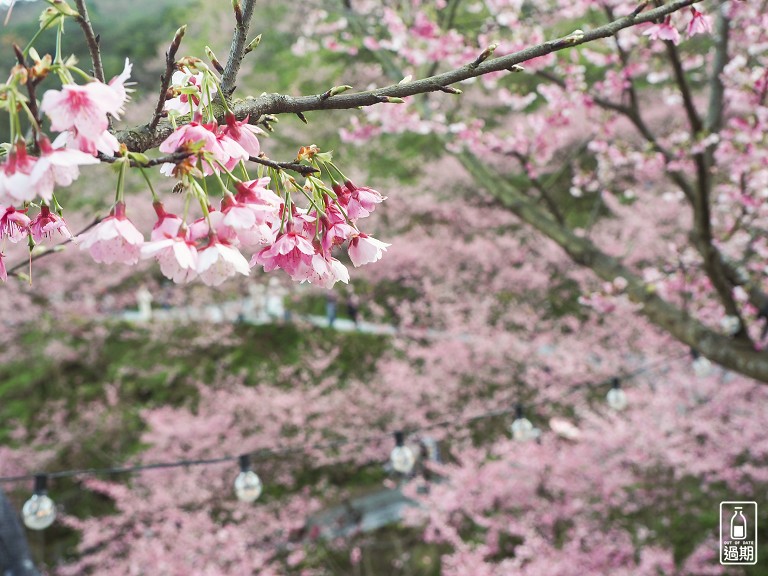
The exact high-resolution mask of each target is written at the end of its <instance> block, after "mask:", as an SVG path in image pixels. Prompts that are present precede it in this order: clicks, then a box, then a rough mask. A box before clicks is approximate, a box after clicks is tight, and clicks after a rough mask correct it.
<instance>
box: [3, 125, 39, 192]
mask: <svg viewBox="0 0 768 576" xmlns="http://www.w3.org/2000/svg"><path fill="white" fill-rule="evenodd" d="M36 162H37V158H35V157H34V156H30V155H29V154H27V145H26V143H25V142H24V141H23V140H19V141H17V142H16V144H15V146H14V147H13V148H11V150H10V152H9V153H8V156H7V158H6V160H5V162H3V164H2V166H0V201H2V200H3V199H7V200H12V201H16V202H25V201H27V200H31V199H32V198H34V197H35V196H37V193H36V190H35V188H34V186H33V184H32V176H31V175H32V170H33V169H34V167H35V163H36Z"/></svg>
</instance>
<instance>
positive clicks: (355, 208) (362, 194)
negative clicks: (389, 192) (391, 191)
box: [335, 180, 387, 221]
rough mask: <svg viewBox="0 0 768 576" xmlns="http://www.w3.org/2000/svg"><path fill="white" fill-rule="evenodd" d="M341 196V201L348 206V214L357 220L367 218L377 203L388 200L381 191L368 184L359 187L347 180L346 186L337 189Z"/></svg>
mask: <svg viewBox="0 0 768 576" xmlns="http://www.w3.org/2000/svg"><path fill="white" fill-rule="evenodd" d="M335 191H336V193H337V194H338V196H339V201H340V203H341V205H342V206H344V207H345V208H346V211H347V216H348V217H349V219H350V220H352V221H355V220H357V219H358V218H365V217H366V216H369V215H370V214H371V212H373V211H374V210H375V209H376V205H377V204H380V203H381V202H383V201H384V200H386V199H387V198H386V196H382V195H381V193H380V192H378V191H376V190H373V189H372V188H368V187H367V186H362V187H357V186H355V185H354V184H353V183H352V182H350V181H349V180H347V181H346V182H345V183H344V188H343V189H342V188H340V187H337V188H336V189H335Z"/></svg>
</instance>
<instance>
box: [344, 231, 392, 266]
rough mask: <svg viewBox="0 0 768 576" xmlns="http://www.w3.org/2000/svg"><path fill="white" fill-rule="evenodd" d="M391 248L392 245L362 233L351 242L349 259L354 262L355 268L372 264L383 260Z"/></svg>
mask: <svg viewBox="0 0 768 576" xmlns="http://www.w3.org/2000/svg"><path fill="white" fill-rule="evenodd" d="M389 246H391V244H387V243H386V242H382V241H381V240H377V239H376V238H374V237H373V236H368V235H367V234H363V233H362V232H360V233H359V234H356V235H354V236H352V238H351V240H350V241H349V249H348V252H349V259H350V260H352V264H354V266H355V267H358V266H362V265H364V264H370V263H371V262H376V261H378V260H381V257H382V256H383V255H384V252H386V250H387V248H388V247H389Z"/></svg>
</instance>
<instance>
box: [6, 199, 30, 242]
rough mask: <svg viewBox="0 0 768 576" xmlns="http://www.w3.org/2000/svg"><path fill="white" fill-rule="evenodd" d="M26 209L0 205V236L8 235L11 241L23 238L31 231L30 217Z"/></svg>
mask: <svg viewBox="0 0 768 576" xmlns="http://www.w3.org/2000/svg"><path fill="white" fill-rule="evenodd" d="M24 212H26V210H16V208H14V207H13V206H2V205H0V237H2V236H7V237H8V239H9V240H10V241H11V242H14V243H16V242H19V241H20V240H23V239H24V238H25V237H26V236H27V233H28V231H29V223H30V221H29V217H28V216H27V215H26V214H24Z"/></svg>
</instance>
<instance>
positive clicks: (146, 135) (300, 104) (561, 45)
mask: <svg viewBox="0 0 768 576" xmlns="http://www.w3.org/2000/svg"><path fill="white" fill-rule="evenodd" d="M694 2H695V0H674V1H673V2H670V3H669V4H666V5H664V6H662V7H660V8H655V9H653V10H649V11H648V12H644V13H642V14H640V15H639V16H637V17H633V16H632V15H629V16H624V17H623V18H619V19H617V20H615V21H613V22H611V23H609V24H605V25H603V26H599V27H597V28H594V29H593V30H588V31H586V32H584V34H583V35H578V36H574V35H571V36H567V37H566V38H565V39H563V38H560V39H557V40H551V41H548V42H543V43H541V44H537V45H535V46H531V47H529V48H525V49H524V50H520V51H518V52H514V53H512V54H508V55H506V56H501V57H499V58H490V59H488V60H486V61H485V62H483V63H481V64H480V65H478V66H477V67H476V68H471V67H469V66H462V67H461V68H457V69H455V70H451V71H449V72H444V73H442V74H438V75H436V76H432V77H429V78H424V79H422V80H415V81H413V82H407V83H405V84H392V85H391V86H387V87H384V88H374V89H373V90H368V91H366V92H357V93H344V94H339V95H338V96H335V97H333V98H327V99H325V100H321V99H320V95H319V94H316V95H313V96H299V97H292V96H286V95H284V94H263V95H261V96H259V97H257V98H248V99H246V100H242V101H239V102H236V103H235V104H234V105H233V111H234V114H235V117H236V118H237V119H238V120H243V119H244V118H246V117H247V116H251V117H252V118H260V117H261V116H264V115H265V114H296V113H297V112H310V111H314V110H349V109H352V108H358V107H360V106H373V105H374V104H380V103H381V102H382V97H383V96H389V97H393V98H405V97H407V96H415V95H416V94H425V93H427V92H435V91H439V90H440V88H438V86H448V85H451V84H456V83H458V82H462V81H464V80H467V79H469V78H476V77H478V76H483V75H485V74H490V73H491V72H501V71H502V70H509V69H510V68H511V67H512V66H514V65H515V64H521V63H523V62H526V61H527V60H531V59H533V58H538V57H540V56H546V55H547V54H552V53H553V52H557V51H559V50H563V49H565V48H572V47H574V46H579V45H581V44H586V43H588V42H593V41H595V40H598V39H600V38H608V37H611V36H613V35H615V34H616V33H617V32H619V31H620V30H623V29H625V28H630V27H632V26H636V25H637V24H642V23H645V22H651V21H654V20H657V19H659V18H663V17H664V16H666V15H667V14H671V13H673V12H676V11H678V10H681V9H682V8H685V7H687V6H690V5H691V4H693V3H694ZM248 6H250V2H249V4H248ZM244 13H245V11H244ZM566 39H567V40H566ZM228 64H229V63H228ZM225 74H226V70H225ZM218 120H219V121H220V122H223V121H224V114H223V113H222V114H221V115H220V117H219V118H218ZM146 128H147V127H141V126H140V127H137V128H132V129H128V130H123V131H121V132H119V133H118V134H116V136H117V139H118V140H119V141H120V142H121V143H123V144H125V145H126V146H127V147H128V149H129V150H132V151H137V152H143V151H145V150H148V149H150V148H154V147H156V146H158V145H159V144H160V143H161V142H162V141H163V140H165V139H166V138H167V137H168V136H169V135H170V134H171V132H173V126H172V125H171V123H170V122H165V121H163V122H160V124H159V125H158V129H157V131H156V132H155V133H152V132H150V131H149V130H147V129H146Z"/></svg>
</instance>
